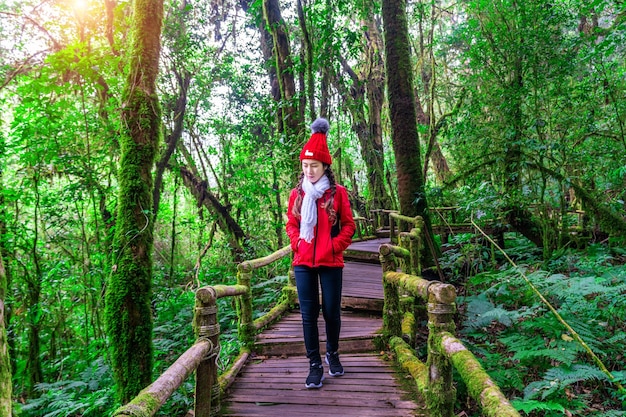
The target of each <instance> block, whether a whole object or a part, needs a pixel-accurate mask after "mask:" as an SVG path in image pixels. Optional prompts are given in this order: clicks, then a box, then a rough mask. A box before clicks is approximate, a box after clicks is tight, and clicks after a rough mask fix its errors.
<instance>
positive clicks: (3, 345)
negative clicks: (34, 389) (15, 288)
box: [0, 253, 13, 417]
mask: <svg viewBox="0 0 626 417" xmlns="http://www.w3.org/2000/svg"><path fill="white" fill-rule="evenodd" d="M6 293H7V275H6V272H5V269H4V262H3V261H2V254H1V253H0V415H2V416H6V417H11V415H12V413H11V404H12V402H13V400H12V395H13V390H12V388H13V383H12V381H11V361H10V359H9V343H8V340H7V330H6V322H5V320H4V305H5V304H4V300H5V299H6Z"/></svg>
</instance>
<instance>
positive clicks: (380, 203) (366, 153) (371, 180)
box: [325, 1, 392, 209]
mask: <svg viewBox="0 0 626 417" xmlns="http://www.w3.org/2000/svg"><path fill="white" fill-rule="evenodd" d="M363 6H364V10H362V11H361V14H362V16H363V17H362V19H361V21H360V27H361V28H363V36H362V48H363V52H362V58H361V59H360V60H359V61H358V62H359V66H358V67H356V68H353V67H352V66H351V65H350V64H349V62H348V60H347V59H346V58H344V57H343V56H341V53H338V60H339V62H340V63H341V67H342V68H343V70H344V72H345V73H346V74H347V75H348V77H349V79H350V80H351V85H350V86H349V87H346V86H344V85H343V83H342V82H341V80H340V79H339V78H338V77H337V76H334V77H333V80H334V85H335V87H336V88H337V90H338V91H339V92H340V93H341V94H342V96H343V97H344V100H346V102H347V108H348V110H349V111H350V114H351V115H352V128H353V130H354V132H355V133H356V135H357V137H358V139H359V144H360V145H361V157H362V158H363V161H364V162H365V167H366V170H367V184H368V189H369V195H370V198H369V200H368V203H369V204H368V205H369V206H370V208H375V209H380V208H385V209H391V208H392V201H391V197H390V195H389V193H388V192H387V188H386V187H385V167H384V148H383V132H382V122H381V114H382V109H383V104H384V100H385V93H384V92H385V69H384V61H383V56H382V53H383V52H382V51H383V40H382V37H381V34H380V30H379V28H378V25H377V24H376V19H375V6H374V4H373V2H371V1H368V2H365V3H364V5H363ZM326 49H328V48H326ZM325 67H326V68H328V70H325V72H327V71H332V68H333V67H334V66H333V65H332V64H331V63H330V62H329V63H328V64H327V65H325Z"/></svg>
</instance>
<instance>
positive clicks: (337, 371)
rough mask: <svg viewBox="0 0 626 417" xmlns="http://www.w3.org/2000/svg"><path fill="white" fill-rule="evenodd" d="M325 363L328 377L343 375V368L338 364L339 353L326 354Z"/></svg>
mask: <svg viewBox="0 0 626 417" xmlns="http://www.w3.org/2000/svg"><path fill="white" fill-rule="evenodd" d="M326 363H327V364H328V365H329V366H330V369H329V370H328V374H329V375H331V376H341V375H343V366H341V362H339V353H337V352H326Z"/></svg>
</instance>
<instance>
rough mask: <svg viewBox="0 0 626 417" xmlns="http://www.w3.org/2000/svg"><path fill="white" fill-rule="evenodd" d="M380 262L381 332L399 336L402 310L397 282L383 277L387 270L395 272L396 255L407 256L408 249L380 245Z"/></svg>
mask: <svg viewBox="0 0 626 417" xmlns="http://www.w3.org/2000/svg"><path fill="white" fill-rule="evenodd" d="M379 253H380V263H381V266H382V269H383V294H384V301H383V334H384V335H385V336H386V337H391V336H400V335H401V333H402V324H401V321H402V312H401V310H400V297H399V292H398V286H397V283H396V282H394V281H390V280H386V279H384V276H385V274H386V273H387V272H395V270H396V268H397V265H396V255H398V256H400V257H402V256H408V251H407V250H405V249H403V248H400V247H398V246H393V245H388V244H384V245H380V248H379Z"/></svg>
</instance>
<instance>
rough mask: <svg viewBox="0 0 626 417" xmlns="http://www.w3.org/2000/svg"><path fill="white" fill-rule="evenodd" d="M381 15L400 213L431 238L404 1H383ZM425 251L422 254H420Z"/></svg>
mask: <svg viewBox="0 0 626 417" xmlns="http://www.w3.org/2000/svg"><path fill="white" fill-rule="evenodd" d="M382 12H383V13H382V14H383V24H384V33H385V56H386V63H387V66H386V70H387V91H388V94H389V116H390V118H391V139H392V143H393V152H394V155H395V159H396V175H397V178H398V200H399V203H400V211H401V213H402V214H403V215H405V216H410V217H413V216H422V217H423V218H424V222H425V226H426V233H428V235H429V236H432V230H431V226H430V217H429V215H428V204H427V202H426V194H425V190H424V177H423V176H422V169H421V167H422V163H421V156H420V148H419V137H418V134H417V122H416V112H415V99H414V97H415V96H414V94H413V75H412V65H411V55H410V48H409V32H408V26H407V16H406V2H405V1H404V0H386V1H384V2H383V7H382ZM427 252H428V251H424V254H426V253H427ZM423 261H424V265H425V266H430V265H432V257H430V256H426V257H425V258H424V259H423Z"/></svg>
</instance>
